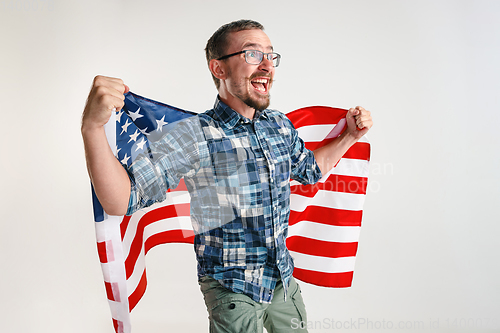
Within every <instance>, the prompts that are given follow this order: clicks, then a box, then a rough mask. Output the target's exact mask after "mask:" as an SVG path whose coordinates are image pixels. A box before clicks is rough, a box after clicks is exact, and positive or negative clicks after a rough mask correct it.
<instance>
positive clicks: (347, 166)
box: [320, 158, 370, 182]
mask: <svg viewBox="0 0 500 333" xmlns="http://www.w3.org/2000/svg"><path fill="white" fill-rule="evenodd" d="M369 163H370V162H369V161H367V160H358V159H354V158H342V159H341V160H340V161H339V163H338V164H337V166H336V167H334V168H332V169H331V170H330V171H329V172H328V173H327V174H326V175H323V178H321V179H320V182H325V181H326V179H327V178H328V176H330V175H340V176H351V177H368V174H369V172H370V169H369V167H370V165H369Z"/></svg>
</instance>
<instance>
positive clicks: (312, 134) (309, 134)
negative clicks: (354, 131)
mask: <svg viewBox="0 0 500 333" xmlns="http://www.w3.org/2000/svg"><path fill="white" fill-rule="evenodd" d="M336 126H337V125H336V124H326V125H309V126H302V127H300V128H297V132H299V137H300V138H301V139H302V140H304V141H305V142H321V141H323V139H325V138H326V137H327V135H328V134H330V133H331V132H332V131H333V129H334V128H335V127H336ZM341 126H342V125H341Z"/></svg>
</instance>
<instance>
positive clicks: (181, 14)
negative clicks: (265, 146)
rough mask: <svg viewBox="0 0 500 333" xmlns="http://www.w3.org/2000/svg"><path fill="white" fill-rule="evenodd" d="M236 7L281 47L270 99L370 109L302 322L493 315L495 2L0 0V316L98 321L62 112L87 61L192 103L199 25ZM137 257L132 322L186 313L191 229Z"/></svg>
mask: <svg viewBox="0 0 500 333" xmlns="http://www.w3.org/2000/svg"><path fill="white" fill-rule="evenodd" d="M240 18H251V19H254V20H257V21H260V22H261V23H263V24H264V26H265V27H266V32H267V33H268V35H269V36H270V38H271V40H272V42H273V44H274V47H275V50H276V51H277V52H279V53H281V54H282V56H283V58H282V63H281V65H280V67H279V68H278V70H277V76H276V82H275V85H274V87H273V91H272V103H271V106H272V107H273V108H276V109H279V110H281V111H283V112H288V111H291V110H293V109H296V108H299V107H303V106H309V105H329V106H336V107H343V108H349V107H352V106H356V105H362V106H364V107H366V108H367V109H369V110H371V111H372V115H373V118H374V121H375V125H374V127H373V129H372V131H371V132H370V134H369V137H370V141H371V143H372V147H373V151H372V166H371V176H370V184H369V189H370V191H369V193H368V196H367V201H366V205H365V215H364V221H363V222H364V225H363V228H362V232H361V240H360V246H359V250H358V259H357V263H356V271H355V275H354V283H353V287H352V288H348V289H325V288H319V287H314V286H311V285H306V284H303V288H302V289H303V295H304V299H305V302H306V305H307V309H308V313H309V320H310V321H311V323H310V325H311V326H310V327H311V329H310V332H335V331H337V332H342V331H344V332H367V331H390V330H391V329H390V328H392V331H402V329H399V328H400V326H401V327H406V328H408V329H410V328H416V329H417V330H418V331H426V332H427V331H430V330H431V328H436V329H438V330H436V331H439V332H444V331H452V332H455V331H457V327H458V328H460V327H461V328H470V329H471V331H474V332H476V331H478V330H479V329H486V328H490V329H494V328H496V329H500V318H499V313H500V300H499V299H500V284H499V283H498V281H500V267H499V262H500V260H499V259H500V258H499V257H500V245H499V242H498V241H497V238H498V235H499V233H500V226H499V220H500V219H499V217H498V214H497V207H498V205H499V204H500V202H499V199H500V177H499V176H498V173H497V169H498V167H499V166H500V153H499V144H500V140H499V138H498V134H497V132H498V124H499V122H500V116H499V111H500V101H499V96H500V83H499V77H500V61H499V59H500V24H499V23H498V21H499V20H500V1H494V0H493V1H482V0H479V1H478V0H474V1H472V0H470V1H463V0H462V1H458V0H457V1H451V0H448V1H445V0H432V1H430V0H424V1H420V0H419V1H416V0H412V1H409V0H408V1H396V0H352V1H314V0H311V1H307V2H304V1H295V0H288V1H284V0H283V1H282V0H275V1H260V2H251V1H235V0H228V1H201V0H199V1H184V0H182V1H181V0H179V1H175V2H174V1H159V0H158V1H153V0H144V1H130V0H128V1H125V0H124V1H118V0H106V1H97V0H91V1H62V0H0V28H1V29H0V31H1V32H0V42H1V44H0V45H1V49H2V51H1V52H0V60H1V70H0V96H1V97H2V100H1V102H0V105H1V118H0V119H1V123H2V127H3V131H2V134H3V135H2V140H1V161H2V163H1V165H0V174H1V175H2V185H1V186H2V191H1V194H0V205H1V209H2V217H1V225H0V253H1V255H0V263H1V264H0V267H1V274H0V317H1V320H0V331H1V332H8V333H17V332H23V333H35V332H36V333H44V332H51V333H52V332H73V333H80V332H82V333H83V332H85V333H87V332H94V333H111V332H113V329H112V324H111V319H110V313H109V309H108V305H107V301H106V296H105V291H104V285H103V282H102V276H101V271H100V265H99V262H98V257H97V251H96V246H95V238H94V226H93V222H92V208H91V197H90V184H89V180H88V177H87V174H86V168H85V161H84V153H83V145H82V140H81V136H80V131H79V130H80V117H81V112H82V109H83V106H84V104H85V99H86V96H87V94H88V91H89V88H90V85H91V82H92V79H93V77H94V76H95V75H97V74H103V75H107V76H115V77H120V78H122V79H124V80H125V82H126V83H127V84H128V85H129V86H130V87H131V89H132V91H134V92H136V93H138V94H141V95H143V96H147V97H150V98H153V99H157V100H160V101H163V102H167V103H169V104H171V105H175V106H179V107H182V108H185V109H188V110H194V111H197V112H201V111H204V110H206V109H208V108H211V106H212V103H213V101H214V98H215V95H216V90H215V88H214V86H213V83H212V81H211V77H210V75H209V72H208V70H207V68H206V63H205V59H204V52H203V49H204V46H205V43H206V40H207V39H208V38H209V37H210V35H211V34H212V33H213V32H214V31H215V30H216V29H217V28H218V27H219V26H220V25H222V24H224V23H227V22H229V21H232V20H236V19H240ZM147 261H148V275H149V286H148V291H147V292H146V295H145V297H144V298H143V300H142V301H141V302H140V303H139V305H138V306H137V308H136V309H135V310H134V312H133V313H132V324H133V329H134V332H136V333H138V332H148V333H156V332H206V331H207V318H206V317H207V314H206V310H205V307H204V303H203V299H202V296H201V293H200V292H199V289H198V285H197V281H196V263H195V258H194V253H193V250H192V247H191V246H190V245H183V244H177V245H164V246H161V247H158V248H155V249H154V250H153V251H151V252H150V254H149V255H148V258H147ZM494 320H496V322H494ZM424 325H425V327H424ZM332 326H333V328H332ZM377 328H378V330H377Z"/></svg>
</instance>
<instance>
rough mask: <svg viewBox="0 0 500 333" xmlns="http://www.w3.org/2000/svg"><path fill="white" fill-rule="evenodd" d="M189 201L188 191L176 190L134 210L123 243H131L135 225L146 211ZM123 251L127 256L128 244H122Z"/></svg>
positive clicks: (135, 228)
mask: <svg viewBox="0 0 500 333" xmlns="http://www.w3.org/2000/svg"><path fill="white" fill-rule="evenodd" d="M186 203H190V196H189V193H188V192H186V191H178V192H170V193H168V194H167V198H166V199H165V200H164V201H162V202H159V203H156V204H154V205H151V206H150V207H147V208H144V209H141V210H138V211H137V212H135V213H134V214H133V215H132V217H131V218H130V221H129V224H128V227H127V230H126V232H125V235H124V237H123V244H124V245H125V244H131V242H132V241H133V239H134V237H135V233H136V230H137V225H138V223H139V221H140V219H141V218H142V217H143V216H144V215H145V214H146V213H148V212H150V211H152V210H155V209H157V208H159V207H164V206H168V205H176V204H186ZM124 252H125V257H127V256H128V253H129V248H128V246H124Z"/></svg>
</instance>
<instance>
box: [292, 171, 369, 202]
mask: <svg viewBox="0 0 500 333" xmlns="http://www.w3.org/2000/svg"><path fill="white" fill-rule="evenodd" d="M367 185H368V178H366V177H353V176H342V175H330V176H328V179H327V180H326V181H325V182H324V183H316V184H313V185H293V186H290V191H291V193H292V194H298V195H303V196H305V197H308V198H312V197H314V196H315V195H316V193H318V191H319V190H323V191H334V192H343V193H356V194H366V187H367Z"/></svg>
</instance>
